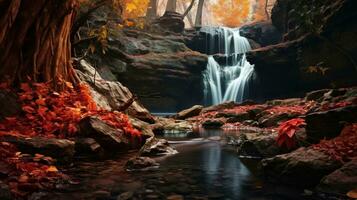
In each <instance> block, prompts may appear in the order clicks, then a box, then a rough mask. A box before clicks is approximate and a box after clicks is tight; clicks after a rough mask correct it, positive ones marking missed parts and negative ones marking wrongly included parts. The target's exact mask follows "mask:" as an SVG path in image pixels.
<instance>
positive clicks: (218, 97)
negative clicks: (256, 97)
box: [203, 28, 254, 104]
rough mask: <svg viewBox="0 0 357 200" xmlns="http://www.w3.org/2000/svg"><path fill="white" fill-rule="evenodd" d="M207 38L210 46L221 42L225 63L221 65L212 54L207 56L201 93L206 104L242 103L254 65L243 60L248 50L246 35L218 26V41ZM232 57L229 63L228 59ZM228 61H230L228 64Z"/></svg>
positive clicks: (237, 30) (219, 45)
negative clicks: (203, 88) (202, 92)
mask: <svg viewBox="0 0 357 200" xmlns="http://www.w3.org/2000/svg"><path fill="white" fill-rule="evenodd" d="M215 42H216V40H215V38H214V37H212V36H211V37H210V39H209V43H210V44H211V45H210V46H211V48H212V47H218V48H219V49H221V48H220V47H221V46H222V45H223V48H222V49H223V51H222V52H221V50H220V52H219V53H220V54H224V56H225V57H226V64H225V65H220V64H219V63H218V62H217V61H216V60H215V59H214V57H213V56H209V58H208V64H207V69H206V70H205V72H204V74H203V76H204V79H203V80H204V87H205V90H204V93H205V102H206V104H219V103H222V102H225V101H236V102H242V101H243V100H244V99H245V98H246V95H247V94H246V93H247V90H248V86H249V85H248V82H249V80H250V77H251V76H252V74H253V71H254V66H253V65H251V64H250V63H249V62H248V61H247V60H246V55H245V53H246V52H248V51H250V50H251V47H250V44H249V41H248V40H247V38H245V37H242V36H240V33H239V29H230V28H220V29H219V32H218V44H215ZM229 57H231V62H229V61H228V60H229ZM228 63H230V64H228Z"/></svg>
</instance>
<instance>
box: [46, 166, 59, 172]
mask: <svg viewBox="0 0 357 200" xmlns="http://www.w3.org/2000/svg"><path fill="white" fill-rule="evenodd" d="M46 172H58V169H57V168H56V167H55V166H49V167H48V168H47V169H46Z"/></svg>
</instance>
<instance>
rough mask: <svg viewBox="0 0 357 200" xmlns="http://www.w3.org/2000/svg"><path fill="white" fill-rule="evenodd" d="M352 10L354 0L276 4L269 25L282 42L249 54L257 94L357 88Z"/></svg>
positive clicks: (291, 0) (300, 0) (355, 29)
mask: <svg viewBox="0 0 357 200" xmlns="http://www.w3.org/2000/svg"><path fill="white" fill-rule="evenodd" d="M356 7H357V2H356V1H353V0H337V1H336V0H327V1H320V0H314V1H306V0H278V1H277V2H276V4H275V6H274V9H273V11H272V23H273V25H274V26H275V27H276V28H277V29H278V30H279V31H280V32H281V33H282V34H283V38H282V41H281V43H279V44H276V45H272V46H267V47H264V48H260V49H256V50H253V51H252V52H250V53H249V54H248V60H249V61H250V62H251V63H252V64H255V74H256V77H257V82H259V85H260V86H259V87H258V88H259V89H260V96H261V97H264V98H276V97H282V96H285V97H286V96H289V95H294V96H296V95H298V94H299V93H302V92H305V91H309V90H313V89H319V88H331V87H346V86H351V85H355V84H357V79H356V77H357V66H356V61H355V60H356V58H357V43H356V42H355V40H356V38H357V34H356V32H357V23H356V21H355V18H356V16H357V12H356V10H355V8H356Z"/></svg>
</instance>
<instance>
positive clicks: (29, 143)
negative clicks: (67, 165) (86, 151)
mask: <svg viewBox="0 0 357 200" xmlns="http://www.w3.org/2000/svg"><path fill="white" fill-rule="evenodd" d="M0 141H1V142H9V143H12V144H15V145H16V146H17V148H18V149H19V151H21V152H22V153H30V154H36V153H39V154H43V155H46V156H51V157H53V158H56V159H57V160H58V161H61V162H69V161H71V160H72V158H73V156H74V153H75V143H74V142H73V141H70V140H66V139H56V138H44V137H32V138H25V137H20V136H12V135H5V136H3V137H1V138H0Z"/></svg>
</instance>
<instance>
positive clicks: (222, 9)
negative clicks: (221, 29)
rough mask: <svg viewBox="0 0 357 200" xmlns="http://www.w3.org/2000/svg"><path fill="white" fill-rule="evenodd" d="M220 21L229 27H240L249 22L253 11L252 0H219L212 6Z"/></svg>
mask: <svg viewBox="0 0 357 200" xmlns="http://www.w3.org/2000/svg"><path fill="white" fill-rule="evenodd" d="M211 11H212V12H213V15H214V16H215V17H216V19H217V20H218V22H220V23H222V25H224V26H228V27H238V26H240V25H242V24H243V23H245V22H247V21H248V19H249V15H250V12H251V2H250V0H229V1H227V0H218V1H217V2H216V3H214V4H213V5H212V6H211Z"/></svg>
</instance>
